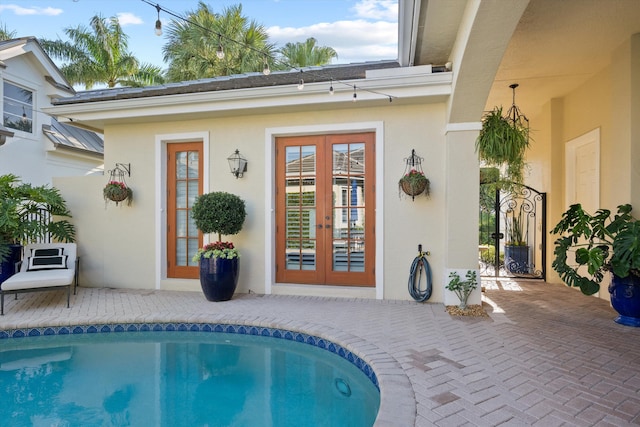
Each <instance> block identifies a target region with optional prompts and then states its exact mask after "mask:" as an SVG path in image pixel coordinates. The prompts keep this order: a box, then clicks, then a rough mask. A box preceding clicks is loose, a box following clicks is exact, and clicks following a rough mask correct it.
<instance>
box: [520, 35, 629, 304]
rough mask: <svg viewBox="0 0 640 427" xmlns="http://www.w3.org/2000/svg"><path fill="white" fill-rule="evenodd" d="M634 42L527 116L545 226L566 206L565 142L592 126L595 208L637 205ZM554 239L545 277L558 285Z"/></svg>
mask: <svg viewBox="0 0 640 427" xmlns="http://www.w3.org/2000/svg"><path fill="white" fill-rule="evenodd" d="M638 44H639V43H638V36H637V35H636V36H634V37H633V38H632V39H631V40H627V41H626V42H624V43H623V44H622V45H621V46H620V47H619V48H618V49H617V50H616V51H615V52H614V54H613V55H612V58H611V63H610V64H609V65H608V66H607V67H606V68H604V69H602V70H601V71H600V72H599V73H597V74H596V75H595V76H594V77H593V78H591V79H589V80H588V81H586V82H585V83H584V84H583V85H580V86H579V87H578V88H576V89H575V90H573V91H571V92H570V93H569V94H567V95H566V96H565V97H563V98H558V99H553V100H549V102H548V103H547V104H546V105H545V106H544V108H543V110H542V112H541V113H540V114H539V115H538V116H536V117H532V118H531V123H532V128H534V129H535V132H534V133H533V134H532V135H533V138H534V139H535V143H534V144H533V146H532V149H531V150H530V151H529V153H528V155H527V161H528V162H530V163H532V164H534V165H535V169H536V170H537V169H541V170H542V171H543V177H542V180H541V183H542V187H543V191H547V192H548V221H547V222H548V228H549V230H551V229H552V228H553V227H554V225H555V224H556V223H557V222H558V221H559V220H560V216H561V214H562V212H564V211H565V210H566V209H567V207H568V206H566V200H567V195H566V191H567V189H566V188H565V184H566V174H565V147H566V144H567V142H569V141H571V140H573V139H575V138H578V137H580V136H582V135H584V134H586V133H588V132H590V131H593V130H594V129H599V130H600V181H599V183H600V197H599V206H600V207H603V208H607V209H611V210H612V211H615V209H616V207H617V206H618V205H620V204H623V203H632V204H633V202H634V201H638V203H640V197H639V196H638V194H639V191H640V188H638V187H639V186H638V180H637V178H636V177H637V175H638V174H639V171H638V167H636V166H634V165H637V164H639V163H640V159H639V154H638V153H637V151H638V148H637V145H638V144H637V143H636V144H633V143H632V141H633V139H632V129H633V123H634V122H633V120H632V111H634V105H635V104H637V102H636V101H635V99H637V98H638V95H639V94H640V90H639V89H638V87H637V86H638V85H632V81H634V80H633V79H634V78H635V79H636V80H637V79H638V76H640V67H639V66H638V65H635V64H634V61H632V60H631V59H632V58H633V57H636V56H638V54H639V53H640V51H639V48H640V47H639V46H638ZM635 62H637V61H635ZM634 76H635V77H634ZM638 203H636V204H638ZM636 209H638V208H636ZM636 215H638V213H637V212H636ZM555 238H556V236H554V235H549V241H548V245H547V260H548V262H547V269H548V275H547V280H548V281H549V282H553V283H559V282H560V279H559V277H558V276H557V274H555V273H554V272H553V271H552V270H551V261H552V259H553V241H554V240H555ZM602 288H604V289H601V292H600V297H602V298H606V299H608V298H609V296H608V293H607V292H606V284H605V286H602Z"/></svg>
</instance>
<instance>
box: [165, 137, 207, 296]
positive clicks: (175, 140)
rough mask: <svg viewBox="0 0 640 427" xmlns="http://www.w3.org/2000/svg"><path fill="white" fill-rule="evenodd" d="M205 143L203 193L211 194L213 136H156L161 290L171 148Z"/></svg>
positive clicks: (203, 151)
mask: <svg viewBox="0 0 640 427" xmlns="http://www.w3.org/2000/svg"><path fill="white" fill-rule="evenodd" d="M193 141H199V142H202V159H201V161H202V191H203V193H208V192H209V173H210V168H209V164H210V163H211V162H210V161H209V145H210V141H209V132H184V133H171V134H159V135H156V136H155V159H154V160H155V187H156V188H155V194H156V203H155V204H156V206H155V212H156V214H155V218H154V221H155V225H156V227H155V228H156V231H155V236H156V245H155V247H156V253H155V258H156V262H155V283H156V289H161V282H162V280H163V279H166V278H167V255H166V254H167V198H166V194H167V191H166V186H167V184H166V179H165V177H166V176H167V144H174V143H180V142H193Z"/></svg>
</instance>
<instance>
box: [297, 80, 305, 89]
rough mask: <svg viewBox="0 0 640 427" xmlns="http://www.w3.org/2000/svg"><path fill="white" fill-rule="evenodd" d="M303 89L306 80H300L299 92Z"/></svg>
mask: <svg viewBox="0 0 640 427" xmlns="http://www.w3.org/2000/svg"><path fill="white" fill-rule="evenodd" d="M302 89H304V80H302V79H300V81H299V82H298V90H302Z"/></svg>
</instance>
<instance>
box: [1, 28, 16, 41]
mask: <svg viewBox="0 0 640 427" xmlns="http://www.w3.org/2000/svg"><path fill="white" fill-rule="evenodd" d="M16 34H17V33H16V32H15V31H9V30H8V29H7V26H6V25H2V26H0V41H2V40H11V39H14V38H15V37H16Z"/></svg>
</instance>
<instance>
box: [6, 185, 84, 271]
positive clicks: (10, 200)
mask: <svg viewBox="0 0 640 427" xmlns="http://www.w3.org/2000/svg"><path fill="white" fill-rule="evenodd" d="M54 217H55V218H56V219H55V220H54ZM69 217H71V213H70V212H69V209H68V208H67V205H66V202H65V200H64V199H63V198H62V196H61V195H60V192H59V191H58V190H57V189H56V188H52V187H49V186H36V187H34V186H32V185H31V184H27V183H23V182H22V181H21V180H20V178H18V177H17V176H15V175H13V174H8V175H2V176H0V260H1V261H2V264H0V283H1V282H3V281H5V280H6V279H8V278H9V277H10V276H12V275H13V273H14V271H15V268H14V267H15V263H16V262H18V261H20V258H21V248H22V245H24V244H26V243H30V242H36V241H41V240H44V239H47V238H49V239H51V240H52V241H60V242H73V241H74V239H75V229H74V227H73V225H72V224H71V223H70V222H69V221H68V220H67V219H66V218H69Z"/></svg>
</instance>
